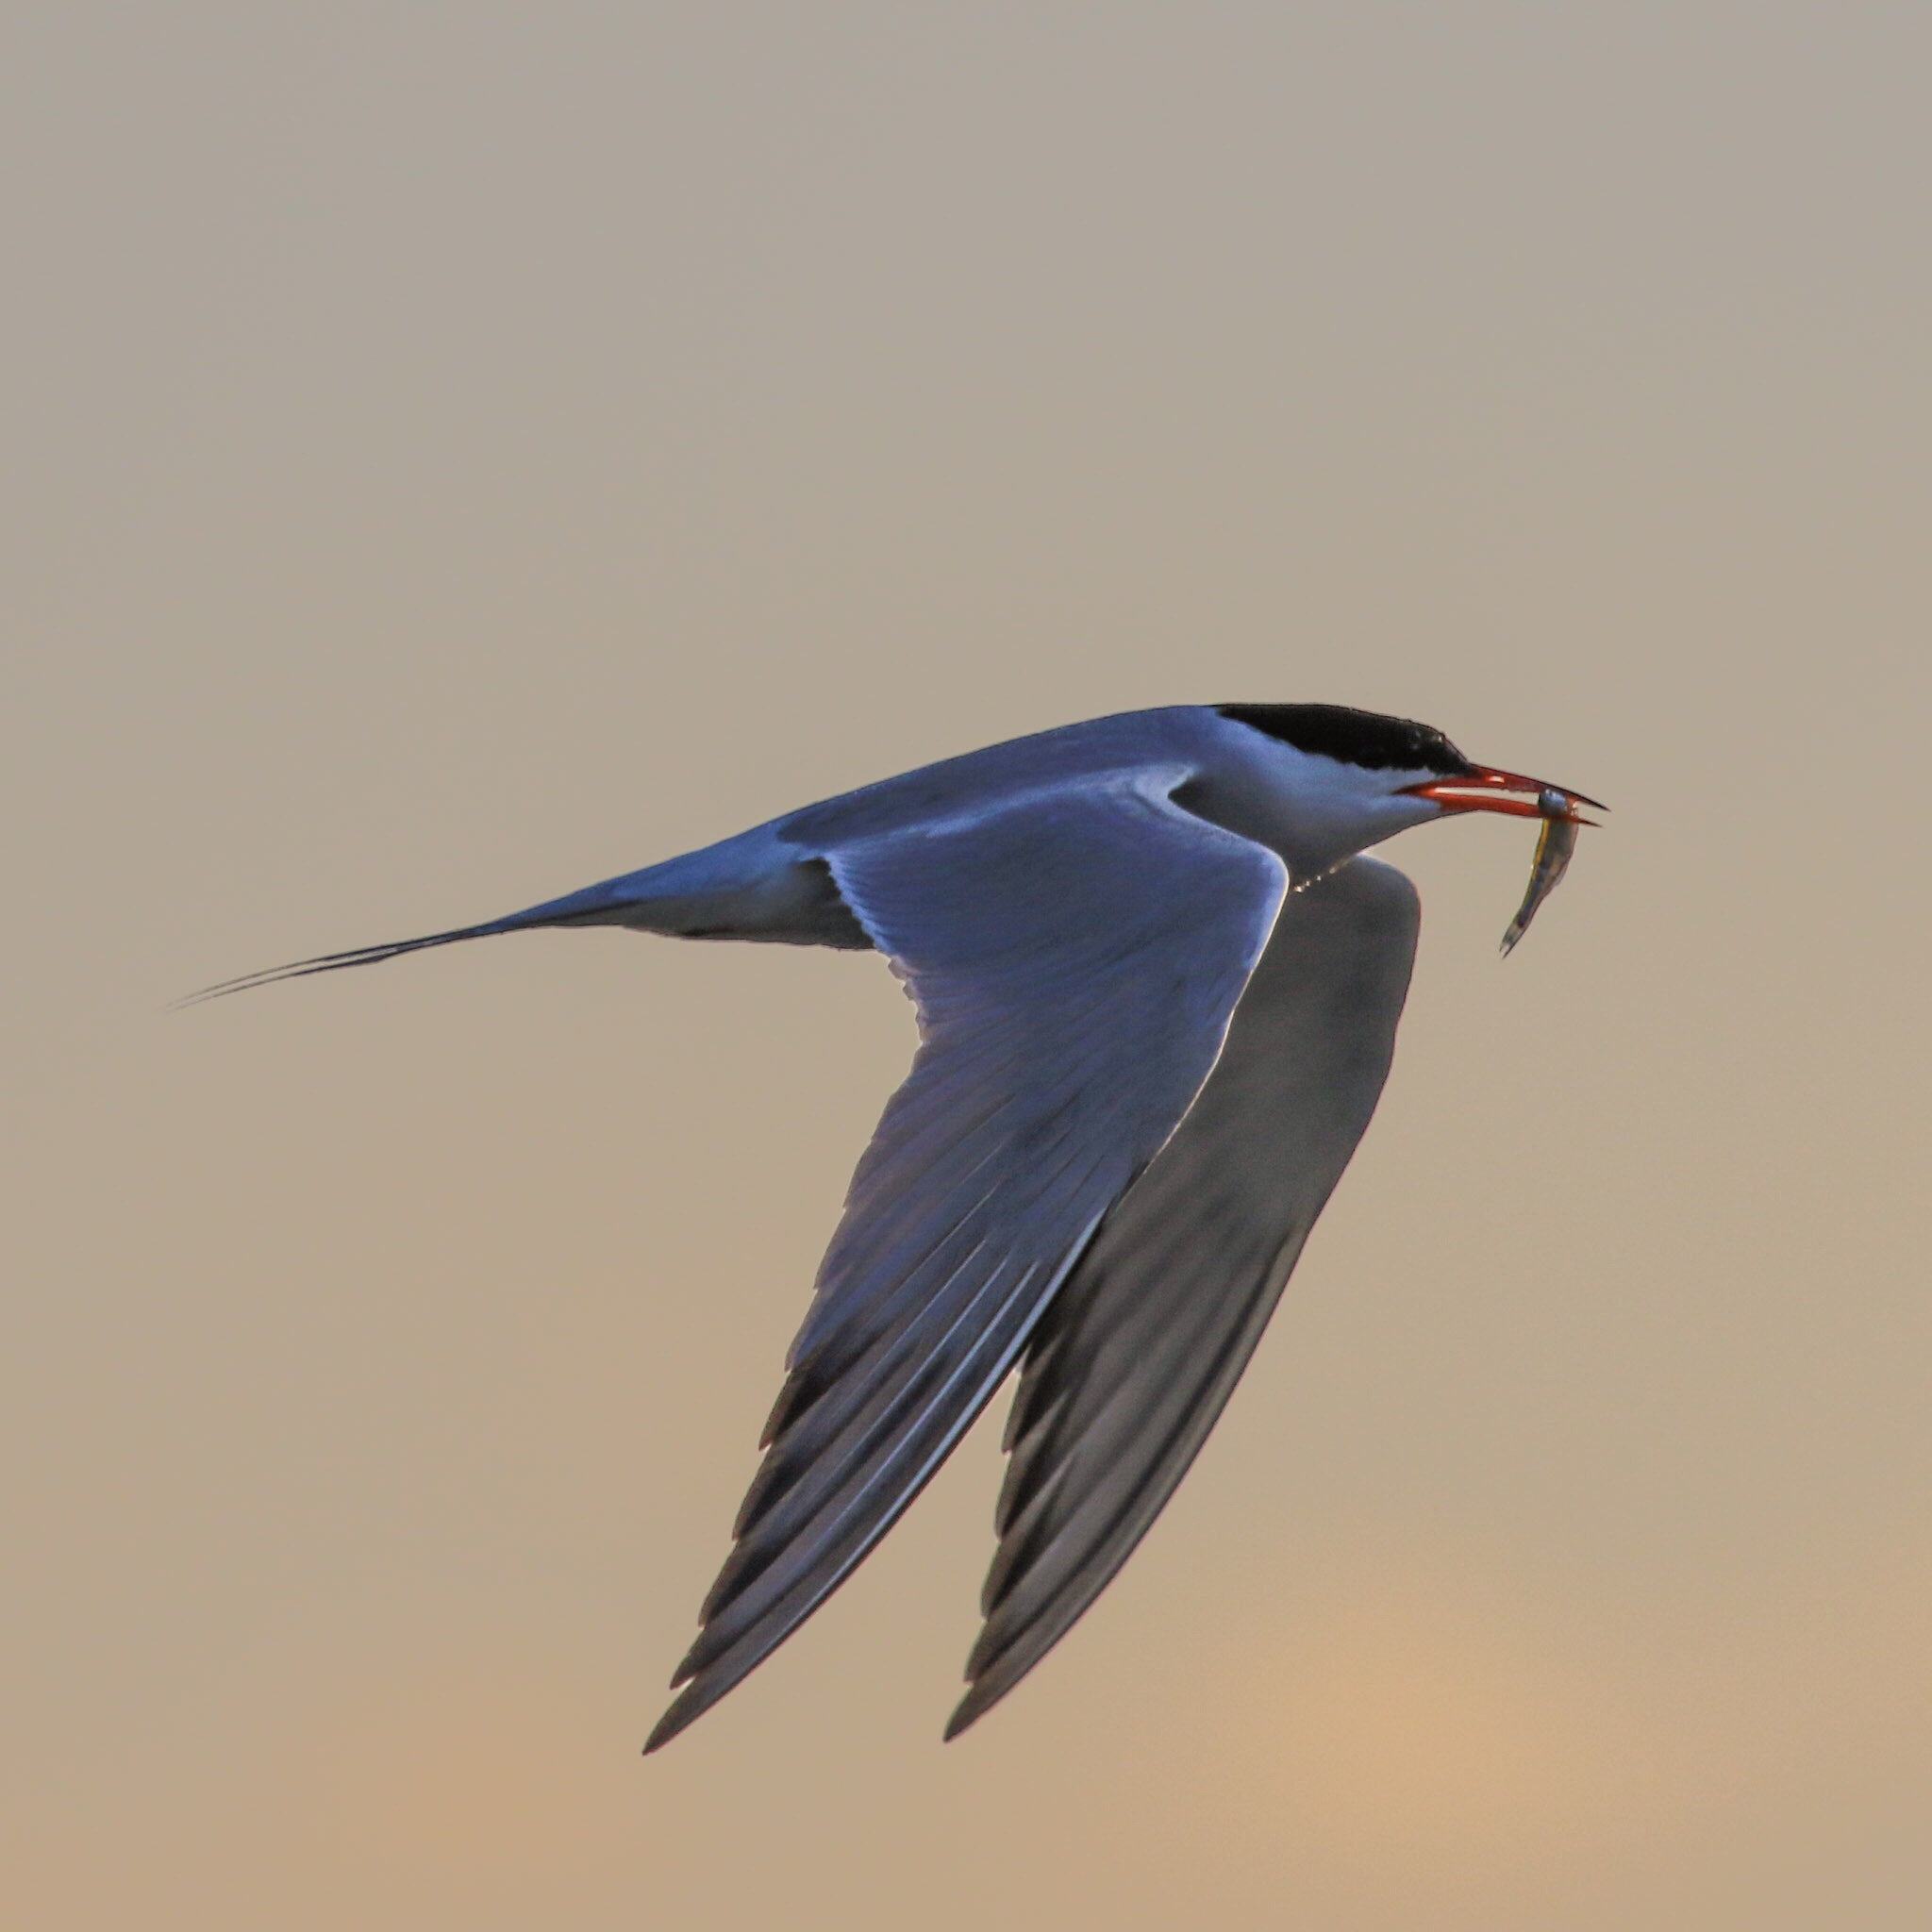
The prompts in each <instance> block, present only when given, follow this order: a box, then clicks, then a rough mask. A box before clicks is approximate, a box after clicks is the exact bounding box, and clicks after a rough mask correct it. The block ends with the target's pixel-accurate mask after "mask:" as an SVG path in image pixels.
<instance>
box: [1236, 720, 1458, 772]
mask: <svg viewBox="0 0 1932 1932" xmlns="http://www.w3.org/2000/svg"><path fill="white" fill-rule="evenodd" d="M1215 709H1216V710H1217V711H1219V712H1220V713H1221V715H1222V716H1223V717H1224V718H1232V719H1233V720H1234V721H1235V723H1236V724H1248V725H1252V726H1253V727H1254V729H1255V730H1257V731H1261V732H1265V733H1266V734H1267V735H1268V736H1269V737H1270V738H1278V739H1279V740H1280V741H1282V743H1284V744H1291V745H1293V746H1294V748H1295V750H1297V751H1305V752H1310V753H1312V754H1313V755H1314V756H1315V757H1317V758H1335V759H1338V760H1339V761H1340V762H1341V763H1342V764H1345V765H1360V766H1361V767H1362V768H1363V769H1364V770H1365V771H1370V772H1437V773H1440V774H1441V775H1442V776H1443V777H1445V778H1461V777H1467V776H1468V775H1469V774H1471V773H1472V772H1474V770H1475V767H1474V765H1473V764H1471V763H1470V761H1469V760H1468V759H1467V758H1464V757H1463V756H1462V754H1461V753H1460V752H1459V751H1457V749H1456V747H1455V746H1454V745H1453V744H1451V743H1450V742H1449V741H1448V740H1447V739H1446V738H1444V737H1443V736H1442V734H1441V732H1440V731H1438V730H1437V729H1436V728H1435V726H1434V725H1433V724H1417V723H1416V721H1415V720H1414V719H1413V718H1391V717H1388V716H1386V715H1385V714H1384V713H1382V712H1380V711H1357V709H1356V708H1354V707H1353V706H1351V705H1216V706H1215Z"/></svg>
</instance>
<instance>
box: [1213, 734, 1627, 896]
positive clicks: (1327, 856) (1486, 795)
mask: <svg viewBox="0 0 1932 1932" xmlns="http://www.w3.org/2000/svg"><path fill="white" fill-rule="evenodd" d="M1217 708H1218V709H1219V711H1220V712H1221V715H1222V716H1223V717H1224V718H1228V719H1231V720H1233V721H1234V722H1235V723H1237V724H1245V725H1247V726H1249V727H1250V728H1252V729H1253V730H1255V731H1257V732H1259V733H1261V734H1262V735H1263V736H1265V737H1266V738H1269V739H1272V740H1273V741H1274V747H1271V749H1270V751H1269V753H1268V754H1267V758H1268V778H1269V783H1270V789H1271V790H1272V791H1274V792H1275V793H1276V795H1277V797H1279V798H1280V800H1281V802H1282V803H1283V805H1284V806H1285V807H1286V808H1288V809H1287V814H1286V819H1285V822H1284V825H1283V827H1282V829H1283V830H1284V831H1286V832H1287V833H1288V834H1289V841H1288V842H1290V843H1291V844H1293V845H1298V846H1301V847H1302V848H1303V856H1304V858H1305V862H1311V863H1315V864H1319V865H1327V864H1333V863H1335V862H1336V861H1337V860H1339V859H1341V858H1346V857H1348V856H1349V854H1351V853H1355V852H1360V851H1363V850H1365V849H1366V848H1367V847H1369V846H1371V845H1375V844H1379V843H1380V842H1381V841H1383V840H1384V839H1389V838H1392V837H1393V836H1394V835H1395V834H1396V833H1397V832H1402V831H1407V829H1408V827H1409V826H1411V825H1421V824H1428V823H1429V822H1430V821H1431V820H1433V819H1438V818H1442V817H1445V816H1448V815H1450V814H1452V813H1458V812H1472V811H1492V812H1502V813H1504V814H1505V815H1507V816H1508V817H1511V818H1527V819H1564V820H1568V821H1569V822H1571V823H1572V824H1592V823H1594V822H1593V821H1592V820H1589V819H1586V818H1584V817H1583V816H1582V814H1581V812H1580V811H1579V809H1578V808H1579V807H1581V806H1586V805H1590V806H1594V805H1595V804H1596V801H1595V800H1594V799H1591V798H1586V797H1584V796H1583V794H1582V793H1581V792H1575V791H1568V790H1566V789H1564V788H1562V787H1559V786H1555V785H1550V784H1546V783H1545V782H1544V781H1543V780H1542V779H1541V778H1526V777H1524V775H1523V774H1521V773H1519V772H1505V771H1500V770H1497V769H1496V768H1494V767H1492V766H1489V765H1478V764H1476V763H1474V761H1473V760H1471V759H1469V758H1465V757H1464V756H1463V755H1462V753H1461V752H1459V751H1457V748H1456V747H1455V745H1453V744H1452V743H1451V742H1450V741H1449V740H1448V739H1447V738H1445V737H1444V736H1443V735H1442V733H1441V732H1440V731H1438V730H1437V729H1436V728H1435V727H1434V726H1433V725H1430V724H1417V723H1416V722H1415V721H1414V720H1413V719H1411V718H1391V717H1388V716H1386V715H1384V714H1383V713H1381V712H1379V711H1358V710H1356V709H1354V708H1351V707H1350V706H1347V705H1222V706H1219V707H1217ZM1598 809H1602V808H1601V807H1599V808H1598ZM1288 820H1291V824H1290V823H1287V821H1288Z"/></svg>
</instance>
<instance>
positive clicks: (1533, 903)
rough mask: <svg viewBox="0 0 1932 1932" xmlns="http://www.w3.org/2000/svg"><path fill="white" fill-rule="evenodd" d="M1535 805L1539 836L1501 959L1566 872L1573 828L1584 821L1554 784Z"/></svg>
mask: <svg viewBox="0 0 1932 1932" xmlns="http://www.w3.org/2000/svg"><path fill="white" fill-rule="evenodd" d="M1536 808H1537V810H1538V811H1539V812H1540V813H1541V815H1542V822H1543V829H1542V836H1541V838H1539V839H1538V840H1537V841H1536V858H1535V860H1534V862H1533V863H1532V864H1531V866H1530V868H1529V889H1528V891H1525V892H1524V895H1523V904H1522V905H1521V906H1519V907H1518V908H1516V917H1515V918H1514V919H1512V920H1511V921H1510V922H1509V929H1508V931H1507V932H1506V933H1505V934H1504V935H1503V953H1504V957H1505V958H1507V956H1508V953H1509V949H1510V948H1511V947H1512V946H1513V945H1515V943H1516V941H1518V940H1520V939H1521V938H1522V937H1523V935H1524V933H1526V932H1527V931H1528V930H1529V922H1530V921H1531V920H1532V919H1534V918H1535V917H1536V910H1537V908H1538V907H1539V906H1541V904H1542V903H1543V901H1544V900H1545V899H1547V898H1548V897H1549V896H1550V894H1551V893H1552V892H1554V891H1556V890H1557V884H1558V882H1559V881H1560V880H1561V878H1562V876H1563V874H1565V873H1566V872H1567V871H1569V869H1570V855H1571V854H1572V853H1573V852H1574V851H1575V850H1576V834H1577V830H1578V828H1579V827H1580V826H1582V825H1583V824H1587V823H1588V821H1587V820H1584V819H1579V818H1578V817H1576V816H1575V812H1576V807H1575V804H1574V801H1573V800H1572V799H1571V797H1570V794H1569V793H1568V792H1566V791H1557V790H1556V789H1555V787H1549V788H1546V789H1545V790H1544V791H1542V792H1541V793H1540V794H1539V795H1538V798H1537V802H1536Z"/></svg>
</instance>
